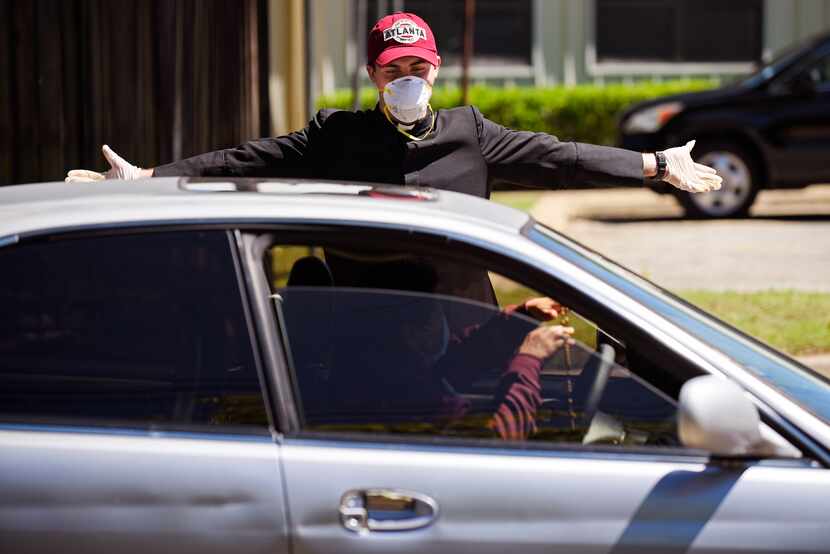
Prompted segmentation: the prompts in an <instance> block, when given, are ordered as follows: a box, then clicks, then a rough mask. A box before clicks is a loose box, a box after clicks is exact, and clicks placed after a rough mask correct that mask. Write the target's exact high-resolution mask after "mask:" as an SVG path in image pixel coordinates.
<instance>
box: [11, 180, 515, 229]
mask: <svg viewBox="0 0 830 554" xmlns="http://www.w3.org/2000/svg"><path fill="white" fill-rule="evenodd" d="M302 221H308V222H311V221H314V222H329V223H332V224H346V225H359V224H369V225H378V224H380V225H384V224H387V225H396V226H404V227H406V226H415V227H423V228H432V229H436V230H440V229H441V228H442V226H444V225H446V224H447V223H450V222H452V223H454V224H460V225H464V226H470V225H472V226H473V227H482V226H483V227H487V228H491V229H498V230H500V231H502V232H508V233H512V234H517V233H519V232H520V230H521V229H522V227H524V226H525V225H527V224H528V222H529V221H531V218H530V217H529V216H528V215H527V214H526V213H523V212H520V211H518V210H514V209H512V208H508V207H505V206H501V205H498V204H496V203H494V202H488V201H485V200H483V199H481V198H477V197H473V196H470V195H466V194H461V193H456V192H450V191H443V190H436V189H431V188H425V187H404V186H397V185H378V184H369V183H352V182H336V181H320V180H301V179H249V178H246V179H226V178H218V179H217V178H214V179H203V178H198V179H194V178H178V177H164V178H153V179H141V180H137V181H117V180H113V181H93V182H72V183H65V182H54V183H39V184H28V185H15V186H8V187H0V240H2V238H3V237H6V240H9V239H8V237H14V236H26V235H29V234H40V233H43V232H55V231H58V230H70V229H82V228H90V227H99V228H100V227H109V226H112V227H118V226H135V225H143V224H173V223H213V222H216V223H220V222H229V223H230V222H252V223H279V222H302Z"/></svg>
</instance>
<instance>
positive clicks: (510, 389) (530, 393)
mask: <svg viewBox="0 0 830 554" xmlns="http://www.w3.org/2000/svg"><path fill="white" fill-rule="evenodd" d="M573 332H574V330H573V327H562V326H560V325H554V326H550V327H539V328H537V329H534V330H533V331H531V332H530V333H528V335H527V336H526V337H525V339H524V341H522V344H521V346H520V347H519V351H518V353H517V354H516V355H515V356H514V357H513V358H512V359H511V360H510V365H509V366H508V367H507V370H506V371H505V372H504V374H502V377H501V379H500V381H499V388H498V391H497V393H496V396H495V402H496V405H497V408H496V411H495V413H494V414H493V417H492V418H491V419H490V422H489V423H488V426H489V427H490V429H492V430H494V431H495V432H496V433H498V435H499V437H501V438H502V439H505V440H525V439H527V437H528V436H530V435H531V434H532V433H534V432H535V431H536V412H537V411H538V410H539V407H540V406H541V405H542V386H541V383H540V373H541V370H542V362H543V361H544V360H545V359H547V358H548V357H550V356H552V355H553V353H554V352H556V351H557V350H558V349H559V348H561V347H562V346H564V345H565V344H566V343H567V344H573V343H574V340H573V339H572V338H571V335H573Z"/></svg>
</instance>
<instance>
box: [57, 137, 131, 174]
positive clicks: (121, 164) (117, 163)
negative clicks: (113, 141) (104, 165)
mask: <svg viewBox="0 0 830 554" xmlns="http://www.w3.org/2000/svg"><path fill="white" fill-rule="evenodd" d="M101 152H102V153H103V154H104V157H105V158H106V159H107V161H108V162H109V164H110V168H109V171H107V172H106V173H99V172H97V171H90V170H88V169H73V170H72V171H70V172H69V173H67V174H66V179H64V181H66V182H71V181H100V180H103V179H124V180H132V179H141V178H142V177H145V176H146V175H144V174H143V170H142V169H141V168H140V167H137V166H134V165H133V164H131V163H130V162H128V161H127V160H125V159H124V158H122V157H121V156H119V155H118V154H116V153H115V152H114V151H113V149H112V148H110V147H109V146H107V145H106V144H105V145H103V146H102V147H101Z"/></svg>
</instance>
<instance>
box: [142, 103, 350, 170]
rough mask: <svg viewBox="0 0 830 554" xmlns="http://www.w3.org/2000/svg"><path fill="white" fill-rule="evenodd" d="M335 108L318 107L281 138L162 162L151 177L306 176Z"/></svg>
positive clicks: (266, 139)
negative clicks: (303, 124) (305, 123)
mask: <svg viewBox="0 0 830 554" xmlns="http://www.w3.org/2000/svg"><path fill="white" fill-rule="evenodd" d="M334 111H336V110H320V111H319V112H317V114H316V115H315V116H314V119H312V120H311V121H310V122H309V124H308V126H307V127H306V128H305V129H301V130H299V131H294V132H293V133H289V134H287V135H283V136H281V137H271V138H262V139H257V140H252V141H249V142H246V143H244V144H241V145H239V146H237V147H235V148H228V149H226V150H216V151H214V152H208V153H206V154H200V155H198V156H193V157H192V158H187V159H184V160H181V161H178V162H173V163H170V164H167V165H161V166H158V167H156V168H155V170H154V171H153V176H154V177H172V176H202V177H220V176H221V177H306V176H308V175H307V173H308V171H309V167H311V165H312V163H311V157H312V156H313V149H314V143H315V141H317V140H319V137H320V135H321V132H322V129H323V125H324V124H325V121H326V118H328V116H329V115H331V114H332V113H333V112H334Z"/></svg>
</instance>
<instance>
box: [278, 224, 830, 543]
mask: <svg viewBox="0 0 830 554" xmlns="http://www.w3.org/2000/svg"><path fill="white" fill-rule="evenodd" d="M373 233H374V234H373V239H374V243H375V244H377V243H378V242H380V237H379V233H381V232H380V231H379V230H373ZM352 236H354V233H352ZM326 240H329V239H326ZM355 240H356V243H358V244H359V242H358V241H357V239H355ZM334 242H337V241H334ZM456 248H458V245H456ZM405 252H407V253H406V254H402V257H399V256H395V255H392V254H391V253H389V252H378V251H377V250H376V249H372V248H370V249H367V250H360V249H359V248H358V249H356V248H355V247H354V246H350V245H344V244H342V243H341V244H339V245H338V244H332V243H326V241H325V240H321V241H320V242H319V243H312V242H306V243H303V244H302V245H297V244H296V243H290V244H285V245H280V244H275V245H274V247H273V248H272V249H271V259H269V260H267V262H266V263H265V264H264V265H265V266H266V267H269V268H272V273H271V275H270V276H269V278H270V280H271V282H272V284H273V290H272V294H273V303H274V304H273V306H274V312H275V314H276V316H277V317H278V318H279V320H280V321H281V325H282V330H283V334H284V336H283V339H284V343H285V344H286V345H287V346H288V348H287V351H288V354H289V356H288V358H287V359H286V368H287V371H288V375H289V381H290V382H291V383H293V395H294V398H295V399H296V402H295V403H296V406H297V408H298V413H297V416H298V424H297V427H296V428H294V429H288V430H286V434H285V436H284V439H283V442H282V460H283V464H284V471H285V478H286V494H287V498H288V504H289V510H290V513H291V535H292V544H293V546H294V550H295V552H298V553H305V552H330V551H337V552H381V551H382V552H424V551H428V552H466V551H475V552H505V551H507V550H516V551H521V552H547V553H550V552H563V553H564V552H568V553H575V552H576V553H581V552H687V551H688V552H753V551H757V552H760V551H765V552H766V551H780V552H794V551H804V552H808V551H822V550H824V549H826V545H827V544H828V540H830V532H828V530H827V529H826V526H825V525H824V523H823V518H824V516H823V515H822V514H823V513H824V511H825V510H826V509H827V508H828V507H830V500H828V499H830V495H828V494H827V493H828V491H830V476H828V473H827V471H826V470H825V469H823V468H820V467H819V466H818V465H816V464H815V463H814V462H812V461H811V460H809V459H781V460H767V461H759V460H754V461H753V460H742V461H735V460H730V461H719V460H716V459H713V458H711V457H710V456H709V455H708V454H707V453H706V452H702V451H693V450H689V449H687V448H684V447H683V446H682V444H681V443H680V441H679V439H678V438H677V435H676V426H675V415H676V403H675V400H674V399H675V397H676V396H673V395H672V394H671V391H672V390H673V389H674V388H675V387H674V384H673V380H674V381H676V380H678V379H679V380H681V381H682V379H683V375H682V372H681V371H680V368H681V367H683V366H687V363H686V362H684V361H683V360H682V359H681V358H680V357H679V356H677V357H676V358H675V357H674V356H672V355H671V353H668V355H667V351H666V349H665V345H659V346H658V345H654V344H650V343H648V342H647V341H646V342H645V343H644V342H643V341H642V337H640V338H639V339H638V334H637V333H636V332H634V331H635V330H633V329H631V330H630V331H631V332H630V334H629V333H628V332H627V330H626V328H625V327H619V328H617V329H615V331H616V332H615V334H614V335H612V334H611V333H606V332H604V331H603V330H601V329H599V328H597V327H596V326H595V325H593V324H592V323H591V322H592V320H593V319H594V317H596V318H598V319H602V318H603V317H604V314H601V313H596V314H581V316H580V315H577V314H576V313H575V312H570V313H569V315H568V317H569V321H567V322H564V321H562V319H561V318H562V315H561V314H560V315H559V316H558V318H557V320H556V321H555V322H553V323H558V324H567V325H572V326H573V327H574V329H575V335H574V337H575V341H576V342H575V343H574V344H573V345H570V346H569V347H568V348H566V347H565V346H564V345H560V347H559V348H558V349H556V350H555V351H553V352H552V353H551V354H550V355H549V356H546V357H545V359H544V360H543V361H542V365H541V366H539V368H540V369H539V368H537V369H539V371H538V373H534V372H533V370H532V368H533V363H534V362H533V361H532V360H531V359H530V358H533V356H531V357H530V358H528V357H527V356H526V355H523V354H522V353H523V348H524V347H525V345H526V341H527V340H528V337H529V336H530V335H531V334H532V333H533V332H534V330H536V329H537V326H538V322H537V321H535V320H534V319H533V318H531V317H529V315H533V314H532V310H528V309H527V303H526V302H525V300H527V299H528V298H533V297H536V295H537V294H538V293H535V292H534V291H532V290H530V289H527V288H523V287H522V286H521V285H520V284H518V283H521V281H522V279H520V278H518V277H519V274H515V273H514V274H509V275H508V274H502V275H492V281H493V282H494V283H496V285H497V288H496V293H497V296H498V297H499V298H500V299H501V303H502V305H501V306H498V307H496V306H490V305H486V304H483V303H481V302H474V301H471V300H470V299H469V297H468V295H467V294H466V291H467V287H465V286H464V283H465V282H466V281H464V280H463V279H460V280H459V279H456V277H458V276H459V275H461V274H464V273H465V271H469V273H468V274H473V273H476V272H480V271H481V270H486V269H488V268H489V267H488V263H490V262H492V260H488V261H486V262H485V261H481V262H480V264H478V265H477V264H476V262H474V261H470V258H469V256H459V255H458V254H457V252H456V255H455V256H450V255H449V253H447V254H448V255H447V256H445V257H441V256H437V257H431V256H423V255H421V256H416V257H415V258H414V259H413V258H411V252H412V249H407V250H406V251H405ZM330 254H336V255H334V256H332V255H330ZM343 256H345V257H349V258H351V259H352V261H354V262H355V263H358V262H359V263H360V264H363V266H364V267H363V270H362V271H359V272H358V273H359V274H360V275H361V276H362V277H363V278H368V279H369V281H368V282H369V283H370V286H367V287H360V286H356V285H358V283H357V282H356V281H354V280H353V279H351V280H349V279H346V281H348V282H349V285H350V286H348V287H339V286H337V285H338V282H339V281H340V280H341V278H342V276H343V274H342V273H340V272H339V270H337V268H333V267H331V266H330V264H329V262H330V261H332V260H334V259H338V258H341V257H343ZM407 257H409V261H406V258H407ZM402 260H403V261H402ZM460 260H463V261H460ZM468 264H472V267H467V266H468ZM497 265H498V264H497ZM425 266H426V269H425ZM514 267H515V264H514ZM430 268H431V269H430ZM351 271H352V272H354V267H352V269H351ZM353 275H354V273H352V276H353ZM367 276H371V277H370V278H369V277H367ZM517 282H518V283H517ZM562 292H563V295H565V296H563V298H564V297H566V296H567V297H568V305H572V306H573V305H590V302H588V301H586V300H585V299H584V298H583V299H581V300H580V298H579V297H578V295H577V296H569V295H567V294H565V290H564V288H563V291H562ZM571 292H573V291H572V290H571ZM559 311H560V312H561V310H559ZM436 312H437V313H440V314H441V317H440V318H439V321H440V323H439V324H434V322H435V318H434V314H435V313H436ZM459 322H460V323H459ZM620 331H621V334H620ZM482 333H483V334H482ZM413 339H416V340H414V341H413ZM413 342H414V343H416V346H413V345H412V343H413ZM658 352H661V354H660V356H657V355H656V353H658ZM505 353H507V356H505ZM444 360H450V362H451V363H449V364H448V365H444V366H442V364H443V363H444ZM674 364H677V367H676V368H675V367H674ZM674 369H676V370H677V371H673V370H674ZM686 369H688V367H686ZM436 376H438V377H439V378H437V379H434V378H435V377H436ZM465 377H466V378H465ZM534 379H538V381H534ZM534 382H535V383H536V384H534ZM506 391H507V392H506ZM597 398H598V400H597ZM725 417H726V415H725ZM795 505H808V506H811V507H812V508H811V509H809V510H797V511H795V510H792V509H791V508H789V507H791V506H795ZM793 529H797V532H795V533H794V532H792V530H793Z"/></svg>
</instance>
